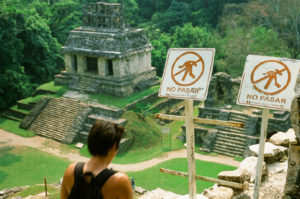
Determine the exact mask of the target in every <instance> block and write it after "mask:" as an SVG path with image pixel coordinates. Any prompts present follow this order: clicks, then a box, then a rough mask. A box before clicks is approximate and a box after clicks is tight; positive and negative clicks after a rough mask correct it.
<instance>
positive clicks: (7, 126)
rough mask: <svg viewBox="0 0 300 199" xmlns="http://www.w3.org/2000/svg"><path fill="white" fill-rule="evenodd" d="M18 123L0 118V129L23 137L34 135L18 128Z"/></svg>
mask: <svg viewBox="0 0 300 199" xmlns="http://www.w3.org/2000/svg"><path fill="white" fill-rule="evenodd" d="M19 125H20V122H17V121H14V120H9V119H6V118H2V117H0V128H1V129H3V130H5V131H8V132H12V133H15V134H17V135H20V136H23V137H33V136H35V133H33V132H30V131H27V130H24V129H21V128H19Z"/></svg>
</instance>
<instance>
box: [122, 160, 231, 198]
mask: <svg viewBox="0 0 300 199" xmlns="http://www.w3.org/2000/svg"><path fill="white" fill-rule="evenodd" d="M160 168H166V169H173V170H176V171H182V172H188V165H187V160H186V159H184V158H178V159H172V160H169V161H166V162H163V163H161V164H158V165H156V166H154V167H152V168H149V169H146V170H143V171H139V172H129V173H127V174H128V175H129V176H130V177H133V178H134V180H135V184H136V186H141V187H143V188H145V189H146V190H154V189H156V188H162V189H164V190H167V191H171V192H174V193H178V194H188V178H184V177H180V176H173V175H170V174H165V173H160V171H159V169H160ZM234 169H236V168H235V167H232V166H227V165H222V164H217V163H212V162H205V161H200V160H196V173H197V175H202V176H208V177H213V178H217V175H218V174H219V173H220V172H221V171H225V170H234ZM211 186H213V183H211V182H206V181H197V193H201V192H202V191H203V190H204V189H206V188H208V187H211Z"/></svg>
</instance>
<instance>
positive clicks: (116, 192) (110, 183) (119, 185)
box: [102, 172, 132, 199]
mask: <svg viewBox="0 0 300 199" xmlns="http://www.w3.org/2000/svg"><path fill="white" fill-rule="evenodd" d="M102 192H103V195H104V196H107V198H121V199H123V198H124V199H131V198H132V189H131V183H130V179H129V177H128V176H127V175H126V174H124V173H121V172H118V173H115V174H114V175H113V176H111V177H110V178H109V179H108V180H107V182H106V183H105V184H104V186H103V189H102ZM104 198H105V197H104Z"/></svg>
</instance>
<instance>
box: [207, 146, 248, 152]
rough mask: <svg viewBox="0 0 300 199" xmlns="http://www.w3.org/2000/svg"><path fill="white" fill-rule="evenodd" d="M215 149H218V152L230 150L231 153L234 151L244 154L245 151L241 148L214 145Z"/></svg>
mask: <svg viewBox="0 0 300 199" xmlns="http://www.w3.org/2000/svg"><path fill="white" fill-rule="evenodd" d="M213 148H214V149H218V150H230V151H234V152H236V153H244V151H245V149H240V148H235V147H233V146H229V145H219V144H217V145H214V147H213Z"/></svg>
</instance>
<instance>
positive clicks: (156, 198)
mask: <svg viewBox="0 0 300 199" xmlns="http://www.w3.org/2000/svg"><path fill="white" fill-rule="evenodd" d="M188 198H189V195H178V194H175V193H172V192H169V191H165V190H163V189H160V188H157V189H155V190H153V191H148V192H147V193H145V194H144V195H142V196H141V197H139V199H188ZM197 199H208V198H207V197H206V196H203V195H201V194H197Z"/></svg>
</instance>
